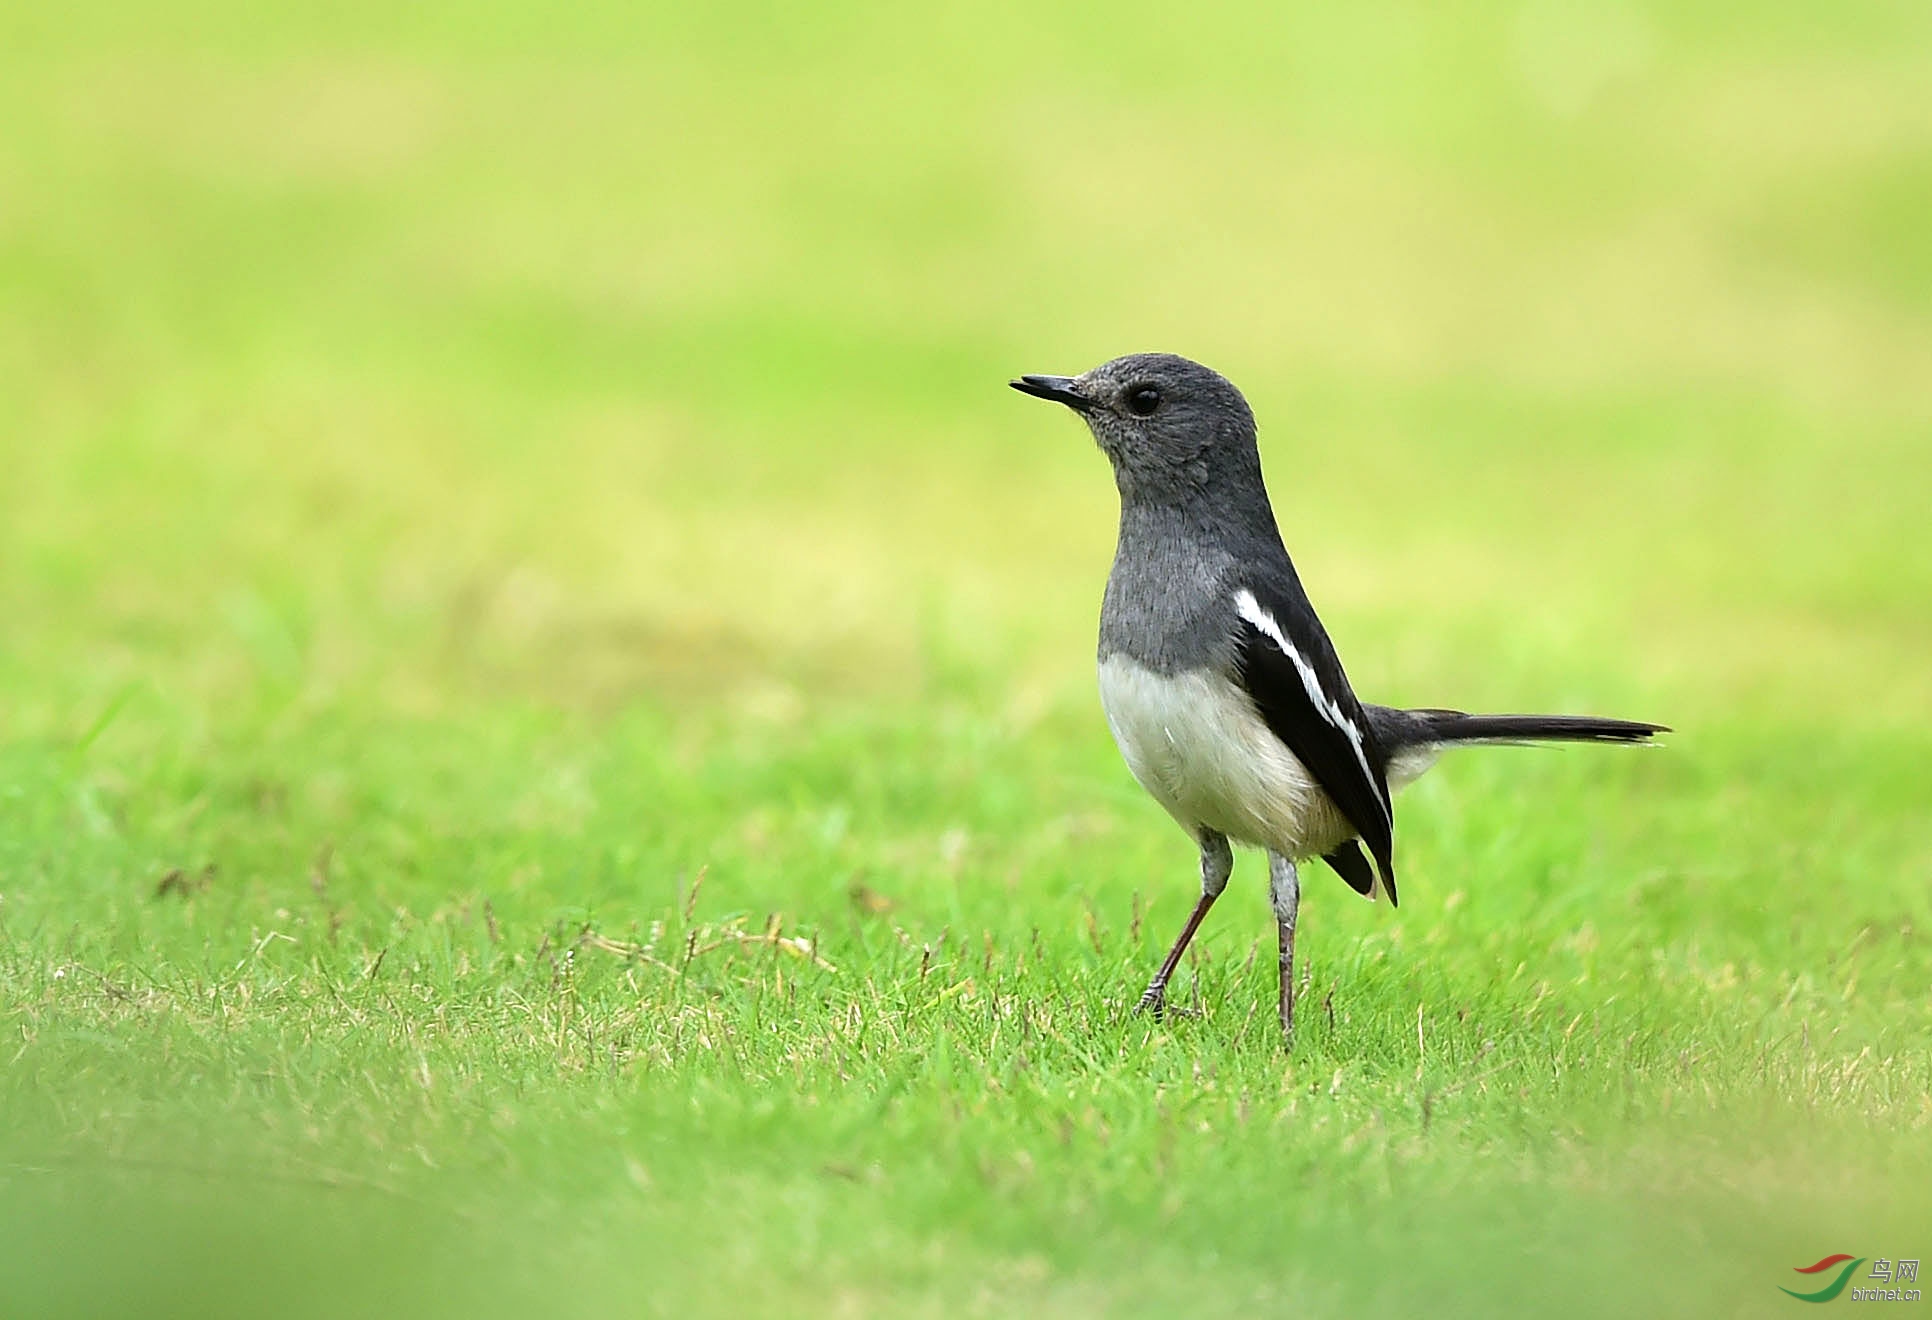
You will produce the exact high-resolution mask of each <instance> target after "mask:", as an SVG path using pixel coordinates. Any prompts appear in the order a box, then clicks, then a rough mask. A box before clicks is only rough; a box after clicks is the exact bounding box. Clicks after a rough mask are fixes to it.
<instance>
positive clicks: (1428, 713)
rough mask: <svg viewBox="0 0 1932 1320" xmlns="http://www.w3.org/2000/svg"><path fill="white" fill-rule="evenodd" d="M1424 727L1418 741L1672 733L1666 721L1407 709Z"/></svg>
mask: <svg viewBox="0 0 1932 1320" xmlns="http://www.w3.org/2000/svg"><path fill="white" fill-rule="evenodd" d="M1405 713H1406V714H1408V715H1409V716H1411V717H1412V718H1413V719H1414V720H1415V721H1417V724H1418V725H1419V726H1420V727H1419V729H1418V732H1419V733H1420V735H1421V736H1420V737H1419V738H1418V741H1426V742H1433V743H1466V742H1504V743H1508V742H1596V743H1646V742H1649V741H1650V740H1651V738H1652V737H1654V736H1655V735H1657V734H1660V733H1669V732H1670V729H1669V728H1668V727H1666V726H1665V725H1662V724H1644V723H1640V722H1638V721H1636V720H1611V719H1603V718H1601V717H1599V716H1595V715H1468V714H1465V713H1463V712H1462V711H1459V710H1412V711H1407V712H1405Z"/></svg>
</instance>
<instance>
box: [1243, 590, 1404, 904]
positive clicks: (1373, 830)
mask: <svg viewBox="0 0 1932 1320" xmlns="http://www.w3.org/2000/svg"><path fill="white" fill-rule="evenodd" d="M1235 607H1236V613H1237V614H1238V615H1239V618H1240V622H1239V624H1238V626H1237V631H1236V634H1235V638H1236V642H1237V643H1238V664H1239V669H1240V678H1241V685H1242V686H1243V687H1245V688H1246V689H1247V690H1248V695H1249V697H1251V698H1252V699H1253V700H1254V704H1255V708H1256V709H1257V710H1259V711H1260V712H1261V717H1262V719H1264V720H1266V721H1267V724H1268V727H1269V728H1270V729H1272V730H1273V731H1274V734H1275V736H1276V737H1277V738H1279V739H1281V741H1282V742H1283V743H1284V744H1285V745H1286V746H1287V748H1288V750H1289V751H1291V752H1293V753H1294V754H1295V758H1296V759H1297V760H1299V761H1300V762H1301V763H1302V765H1303V766H1305V767H1306V768H1307V770H1308V773H1309V774H1311V775H1313V776H1314V778H1315V782H1316V783H1317V784H1320V785H1321V786H1322V789H1323V790H1324V791H1325V792H1326V793H1327V794H1328V796H1329V798H1330V799H1332V800H1333V801H1334V803H1335V805H1336V807H1337V808H1339V809H1340V810H1341V813H1342V815H1343V816H1344V817H1346V818H1347V820H1348V823H1349V824H1351V825H1353V826H1354V827H1355V830H1356V832H1357V833H1358V834H1360V835H1361V836H1362V842H1363V843H1365V844H1367V845H1368V850H1369V853H1370V855H1371V856H1373V857H1374V858H1375V865H1376V867H1377V869H1379V870H1380V871H1381V872H1382V883H1383V887H1384V888H1386V889H1387V890H1388V892H1389V904H1390V906H1394V904H1395V857H1394V852H1395V818H1394V814H1393V812H1392V811H1391V809H1390V804H1389V785H1388V779H1387V777H1386V774H1385V770H1384V766H1383V763H1382V757H1381V755H1380V753H1379V751H1378V750H1377V749H1376V747H1375V745H1374V741H1373V737H1372V735H1371V733H1370V730H1369V725H1368V720H1367V718H1366V717H1365V716H1364V715H1363V713H1362V706H1361V703H1360V702H1358V701H1357V700H1356V699H1355V693H1354V692H1353V691H1352V690H1351V689H1350V688H1349V686H1348V678H1347V676H1346V675H1345V674H1343V673H1342V662H1341V661H1340V660H1339V659H1337V658H1336V655H1335V648H1334V646H1333V645H1332V644H1331V643H1330V642H1329V640H1328V634H1327V633H1326V632H1324V631H1323V630H1322V625H1321V621H1320V620H1319V619H1317V618H1316V617H1315V611H1314V610H1313V609H1312V608H1311V607H1310V606H1309V604H1308V602H1307V601H1306V600H1305V599H1303V598H1301V593H1300V592H1299V591H1298V590H1297V591H1294V592H1288V591H1283V590H1274V591H1270V590H1268V589H1267V588H1265V587H1255V586H1250V587H1246V588H1243V589H1241V590H1240V591H1238V592H1237V594H1236V596H1235ZM1337 869H1338V870H1339V869H1340V868H1339V867H1338V868H1337ZM1343 878H1344V879H1352V877H1350V876H1349V875H1348V874H1347V873H1346V872H1343Z"/></svg>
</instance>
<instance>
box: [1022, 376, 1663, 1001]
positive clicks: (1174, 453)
mask: <svg viewBox="0 0 1932 1320" xmlns="http://www.w3.org/2000/svg"><path fill="white" fill-rule="evenodd" d="M1012 386H1013V388H1014V389H1016V390H1020V391H1022V392H1024V393H1026V394H1031V395H1033V396H1035V397H1036V398H1041V399H1050V400H1052V401H1054V402H1056V403H1062V404H1065V405H1066V406H1067V407H1069V408H1071V409H1073V410H1074V411H1075V412H1077V413H1079V414H1080V415H1081V417H1082V418H1084V419H1085V421H1086V423H1087V426H1088V427H1089V429H1091V430H1092V432H1093V436H1094V439H1095V440H1096V441H1097V442H1099V445H1100V448H1101V449H1102V450H1103V451H1104V452H1105V453H1106V455H1107V457H1108V458H1109V459H1110V460H1111V461H1112V463H1113V468H1114V484H1115V485H1116V486H1117V487H1118V488H1119V490H1120V540H1119V543H1118V545H1117V547H1116V549H1115V551H1114V563H1113V570H1112V572H1111V573H1109V575H1108V577H1107V594H1106V597H1105V599H1104V601H1103V602H1102V605H1101V609H1100V701H1101V705H1102V707H1103V708H1104V709H1105V710H1106V713H1107V724H1108V726H1109V727H1110V728H1111V729H1112V730H1113V735H1114V741H1115V742H1116V743H1118V744H1119V746H1120V752H1121V755H1122V756H1123V757H1124V758H1126V761H1127V766H1128V768H1129V769H1130V770H1132V771H1133V774H1134V778H1135V779H1137V780H1139V781H1140V784H1141V786H1142V787H1143V788H1145V789H1146V790H1147V791H1148V792H1149V793H1150V794H1152V795H1153V797H1154V799H1155V800H1156V801H1157V802H1159V803H1160V804H1161V806H1163V807H1165V808H1166V809H1167V812H1168V814H1169V815H1171V816H1173V817H1174V819H1175V820H1176V821H1178V822H1179V823H1180V826H1181V828H1182V829H1184V830H1186V831H1187V832H1188V834H1189V835H1190V836H1192V837H1193V838H1194V839H1195V840H1196V842H1197V843H1198V844H1199V845H1200V849H1201V897H1200V901H1199V902H1197V903H1196V904H1195V906H1194V912H1193V914H1192V915H1191V916H1189V918H1188V920H1187V925H1186V926H1185V927H1184V928H1183V929H1182V931H1181V934H1180V938H1179V939H1177V940H1175V941H1174V947H1173V948H1172V949H1171V950H1169V952H1168V954H1167V957H1166V958H1165V959H1164V960H1163V961H1162V963H1161V966H1160V970H1159V971H1157V972H1156V973H1155V974H1154V979H1153V980H1152V981H1151V982H1150V983H1149V984H1148V986H1147V991H1146V993H1145V994H1143V995H1142V996H1141V998H1140V1002H1139V1004H1138V1006H1137V1009H1136V1011H1139V1010H1141V1009H1152V1010H1153V1011H1155V1012H1156V1013H1158V1012H1159V1011H1160V1009H1161V1006H1162V1000H1163V997H1164V995H1165V993H1166V990H1167V982H1168V978H1169V977H1171V976H1172V975H1173V974H1174V969H1175V967H1176V966H1177V965H1178V964H1179V963H1180V960H1181V955H1182V954H1183V953H1184V952H1185V951H1186V949H1187V945H1188V941H1189V940H1191V939H1193V937H1194V932H1195V930H1196V929H1197V928H1198V927H1199V926H1200V924H1201V919H1202V918H1203V917H1205V916H1206V915H1207V911H1208V908H1210V907H1211V906H1213V904H1214V900H1215V899H1216V898H1218V897H1219V896H1220V894H1221V891H1222V890H1223V889H1224V888H1226V886H1227V882H1228V873H1229V872H1230V870H1232V869H1233V865H1234V859H1233V854H1232V852H1231V851H1230V849H1229V844H1230V843H1240V844H1248V845H1252V846H1255V847H1259V848H1263V849H1266V850H1267V853H1268V879H1269V898H1270V902H1271V904H1272V906H1273V908H1274V915H1275V927H1276V938H1277V945H1278V950H1279V956H1280V972H1281V989H1280V1013H1281V1027H1282V1031H1283V1033H1284V1035H1285V1036H1291V1035H1292V1031H1293V1027H1294V996H1295V982H1294V957H1295V917H1296V912H1297V910H1298V908H1299V906H1300V902H1301V883H1300V878H1299V876H1298V874H1297V872H1296V866H1297V864H1298V863H1300V862H1303V861H1305V860H1307V859H1308V858H1311V857H1319V858H1321V859H1322V860H1323V861H1325V862H1327V863H1328V865H1329V866H1330V867H1332V868H1334V870H1335V871H1336V873H1337V874H1339V875H1340V876H1341V877H1342V879H1343V880H1345V881H1347V882H1348V884H1349V886H1350V887H1351V888H1353V889H1354V890H1355V891H1356V892H1357V893H1360V894H1364V895H1366V896H1368V897H1370V898H1374V896H1375V894H1376V893H1377V891H1378V890H1379V891H1380V892H1381V893H1383V894H1385V895H1387V896H1388V900H1389V905H1390V906H1391V907H1393V906H1394V905H1395V901H1396V889H1395V856H1394V817H1393V813H1392V803H1391V798H1392V795H1393V793H1394V791H1395V790H1396V789H1399V788H1401V787H1402V786H1403V785H1405V784H1407V783H1409V782H1410V781H1411V780H1413V779H1414V778H1415V777H1416V776H1417V775H1420V774H1421V773H1422V772H1423V771H1425V770H1427V769H1428V768H1429V767H1430V766H1431V765H1433V764H1434V763H1435V760H1436V757H1437V756H1439V755H1440V754H1441V752H1442V750H1443V749H1444V748H1445V747H1450V746H1454V745H1456V744H1459V743H1520V742H1602V743H1641V742H1648V741H1649V740H1650V739H1651V737H1652V736H1653V735H1655V734H1659V733H1667V732H1669V730H1668V729H1666V728H1665V727H1664V726H1662V725H1659V724H1639V723H1634V722H1631V721H1628V720H1611V719H1598V718H1595V717H1593V716H1585V715H1468V714H1465V713H1463V712H1462V711H1457V710H1397V709H1393V708H1391V707H1387V706H1370V705H1364V704H1363V703H1362V702H1361V701H1359V700H1357V699H1356V696H1355V693H1354V692H1353V691H1352V690H1351V689H1350V687H1349V685H1348V678H1347V676H1346V675H1345V674H1344V673H1343V672H1342V664H1341V661H1340V660H1338V659H1337V658H1336V656H1335V648H1334V646H1333V645H1332V644H1331V643H1330V642H1329V640H1328V634H1327V632H1325V631H1324V630H1323V628H1322V625H1321V620H1320V619H1318V618H1317V617H1316V616H1315V610H1314V607H1313V606H1312V605H1310V604H1309V602H1308V596H1307V594H1306V593H1305V592H1304V591H1303V590H1302V586H1301V579H1300V578H1299V577H1298V576H1297V575H1296V573H1295V566H1294V564H1293V563H1291V562H1290V561H1289V558H1288V552H1287V550H1286V549H1284V548H1283V546H1282V543H1281V533H1280V532H1279V531H1278V530H1277V529H1276V526H1275V516H1274V510H1273V509H1272V508H1271V507H1270V506H1269V503H1268V491H1267V487H1266V486H1265V485H1264V484H1263V483H1262V478H1261V458H1260V454H1259V453H1258V451H1257V450H1256V447H1255V423H1254V414H1253V413H1252V412H1250V411H1249V409H1248V402H1247V400H1246V399H1244V398H1242V397H1241V391H1239V390H1237V389H1236V388H1235V387H1234V386H1233V385H1232V384H1231V383H1229V382H1228V381H1227V380H1226V379H1224V378H1223V377H1222V376H1220V375H1218V374H1217V373H1215V372H1213V371H1210V370H1209V369H1208V368H1206V367H1204V366H1201V365H1200V364H1199V363H1197V362H1190V361H1188V360H1187V359H1186V358H1181V357H1175V356H1172V355H1171V354H1165V353H1139V354H1134V355H1133V356H1130V357H1123V358H1116V359H1114V360H1113V361H1112V362H1108V363H1106V364H1104V365H1102V366H1098V367H1095V368H1094V369H1093V370H1092V371H1089V372H1088V373H1086V374H1085V375H1084V376H1073V377H1068V376H1022V377H1021V378H1020V379H1018V380H1016V381H1013V382H1012ZM1364 847H1366V848H1367V854H1368V855H1367V856H1364V855H1363V848H1364ZM1371 859H1373V860H1372V861H1371Z"/></svg>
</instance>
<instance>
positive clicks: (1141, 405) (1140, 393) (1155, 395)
mask: <svg viewBox="0 0 1932 1320" xmlns="http://www.w3.org/2000/svg"><path fill="white" fill-rule="evenodd" d="M1160 406H1161V392H1160V388H1159V387H1158V386H1155V385H1136V386H1134V387H1133V388H1132V389H1130V390H1128V391H1127V411H1128V412H1130V413H1132V414H1133V415H1134V416H1136V417H1147V416H1150V415H1151V414H1152V413H1153V411H1154V409H1156V408H1158V407H1160Z"/></svg>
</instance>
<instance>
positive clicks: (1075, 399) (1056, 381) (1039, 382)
mask: <svg viewBox="0 0 1932 1320" xmlns="http://www.w3.org/2000/svg"><path fill="white" fill-rule="evenodd" d="M1006 383H1007V384H1009V385H1011V386H1012V387H1013V388H1014V389H1016V390H1018V391H1019V392H1020V393H1022V394H1031V395H1032V396H1033V397H1034V398H1036V399H1051V400H1052V401H1053V402H1055V403H1064V404H1066V405H1067V407H1069V408H1071V409H1073V410H1074V411H1075V412H1078V413H1084V412H1092V411H1093V400H1092V399H1089V398H1088V397H1087V396H1086V395H1084V394H1082V393H1081V392H1080V391H1079V390H1078V389H1076V388H1074V380H1073V377H1071V376H1022V377H1020V378H1019V379H1018V380H1010V381H1008V382H1006Z"/></svg>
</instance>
